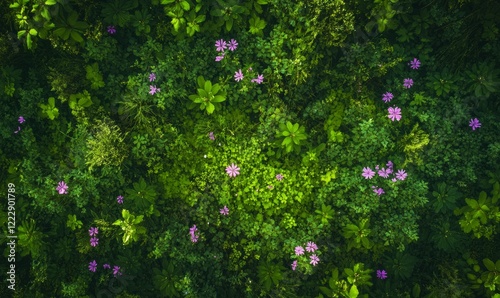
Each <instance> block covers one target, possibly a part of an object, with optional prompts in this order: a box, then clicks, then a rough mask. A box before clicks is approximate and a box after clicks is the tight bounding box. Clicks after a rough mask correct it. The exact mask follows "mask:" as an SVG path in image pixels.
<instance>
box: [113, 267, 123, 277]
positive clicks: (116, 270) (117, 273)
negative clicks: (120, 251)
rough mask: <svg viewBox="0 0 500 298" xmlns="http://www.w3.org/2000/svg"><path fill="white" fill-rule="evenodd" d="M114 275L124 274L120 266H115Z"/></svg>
mask: <svg viewBox="0 0 500 298" xmlns="http://www.w3.org/2000/svg"><path fill="white" fill-rule="evenodd" d="M113 275H114V276H115V277H116V275H122V273H121V272H120V267H118V266H113Z"/></svg>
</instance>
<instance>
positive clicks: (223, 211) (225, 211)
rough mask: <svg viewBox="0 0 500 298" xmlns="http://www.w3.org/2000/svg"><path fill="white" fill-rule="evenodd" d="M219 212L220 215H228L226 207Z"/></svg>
mask: <svg viewBox="0 0 500 298" xmlns="http://www.w3.org/2000/svg"><path fill="white" fill-rule="evenodd" d="M219 212H220V214H223V215H228V214H229V208H227V206H224V208H222V209H221V210H220V211H219Z"/></svg>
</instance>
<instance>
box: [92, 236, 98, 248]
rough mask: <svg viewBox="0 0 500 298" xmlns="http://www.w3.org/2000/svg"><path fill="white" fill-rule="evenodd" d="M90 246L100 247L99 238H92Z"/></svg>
mask: <svg viewBox="0 0 500 298" xmlns="http://www.w3.org/2000/svg"><path fill="white" fill-rule="evenodd" d="M90 245H92V246H93V247H96V246H97V245H99V238H96V237H92V238H90Z"/></svg>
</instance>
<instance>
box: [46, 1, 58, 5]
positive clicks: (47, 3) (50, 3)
mask: <svg viewBox="0 0 500 298" xmlns="http://www.w3.org/2000/svg"><path fill="white" fill-rule="evenodd" d="M56 3H57V1H56V0H47V1H45V5H55V4H56Z"/></svg>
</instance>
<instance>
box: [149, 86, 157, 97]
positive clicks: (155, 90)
mask: <svg viewBox="0 0 500 298" xmlns="http://www.w3.org/2000/svg"><path fill="white" fill-rule="evenodd" d="M158 92H160V88H156V85H150V86H149V94H151V95H154V94H155V93H158Z"/></svg>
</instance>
